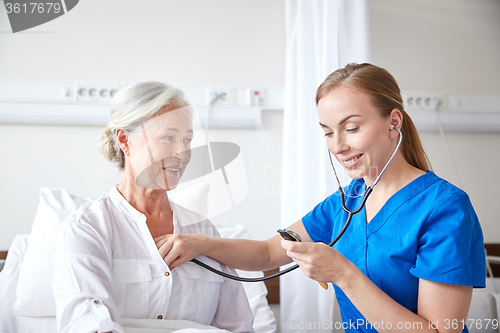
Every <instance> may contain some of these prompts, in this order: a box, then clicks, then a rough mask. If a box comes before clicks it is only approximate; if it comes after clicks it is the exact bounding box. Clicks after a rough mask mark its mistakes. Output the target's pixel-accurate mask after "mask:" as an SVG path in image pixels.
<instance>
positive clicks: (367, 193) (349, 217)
mask: <svg viewBox="0 0 500 333" xmlns="http://www.w3.org/2000/svg"><path fill="white" fill-rule="evenodd" d="M395 130H397V131H398V132H399V141H398V145H397V146H396V149H395V150H394V152H393V153H392V156H391V158H390V159H389V161H387V163H386V165H385V167H384V168H383V169H382V172H381V173H380V174H379V175H378V177H377V179H376V180H375V182H374V183H373V184H372V185H370V186H367V188H366V190H365V193H363V194H362V195H363V200H361V203H360V204H359V206H358V207H357V208H356V209H354V210H351V209H348V208H347V206H346V202H345V192H344V188H343V187H342V185H340V181H339V179H338V177H337V172H336V171H335V168H334V167H333V162H332V160H331V156H330V151H328V156H330V162H331V163H332V168H333V171H334V173H335V177H336V178H337V182H338V184H339V194H340V202H341V205H342V209H343V210H344V212H346V213H347V219H346V222H345V223H344V226H343V227H342V229H341V230H340V231H339V233H338V234H337V236H335V238H334V239H333V240H332V241H331V242H330V244H328V246H329V247H332V246H333V245H335V244H336V243H337V242H338V241H339V239H340V238H341V237H342V235H344V233H345V231H346V230H347V228H348V227H349V225H350V224H351V220H352V217H353V215H354V214H357V213H359V212H360V211H361V210H362V209H363V207H364V206H365V203H366V200H367V199H368V197H369V196H370V194H371V193H372V191H373V187H374V186H375V185H376V184H377V183H378V181H379V180H380V177H382V174H383V173H384V171H385V169H387V167H388V166H389V164H390V163H391V162H392V159H393V158H394V156H395V155H396V152H397V151H398V149H399V146H400V145H401V142H402V141H403V134H402V133H401V131H400V130H399V129H397V128H395ZM191 261H192V262H194V263H195V264H197V265H200V266H201V267H203V268H206V269H208V270H209V271H211V272H213V273H215V274H218V275H220V276H223V277H226V278H228V279H232V280H236V281H241V282H261V281H266V280H270V279H273V278H275V277H278V276H281V275H283V274H286V273H288V272H291V271H293V270H295V269H297V268H299V265H297V264H295V265H293V266H290V267H288V268H286V269H284V270H282V271H279V272H278V273H275V274H273V275H269V276H262V277H258V278H245V277H241V276H236V275H231V274H227V273H224V272H222V271H219V270H217V269H215V268H213V267H211V266H209V265H207V264H205V263H203V262H201V261H199V260H198V259H191Z"/></svg>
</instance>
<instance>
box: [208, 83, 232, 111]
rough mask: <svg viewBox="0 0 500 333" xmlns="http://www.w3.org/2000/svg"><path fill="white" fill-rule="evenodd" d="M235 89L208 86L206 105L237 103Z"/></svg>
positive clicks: (215, 105) (230, 104)
mask: <svg viewBox="0 0 500 333" xmlns="http://www.w3.org/2000/svg"><path fill="white" fill-rule="evenodd" d="M235 103H236V100H235V90H234V88H231V87H223V86H213V87H208V88H207V98H206V105H209V106H213V107H217V106H233V105H235Z"/></svg>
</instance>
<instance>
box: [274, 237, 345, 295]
mask: <svg viewBox="0 0 500 333" xmlns="http://www.w3.org/2000/svg"><path fill="white" fill-rule="evenodd" d="M281 247H283V248H284V249H285V250H286V251H287V252H286V254H287V255H288V256H289V257H290V258H292V260H293V261H294V262H296V263H297V264H298V265H299V266H300V269H301V270H302V272H304V274H305V275H306V276H308V277H309V278H311V279H313V280H316V281H319V282H332V283H334V284H337V285H338V284H340V282H341V281H342V279H343V278H344V277H345V276H346V275H347V274H346V273H347V270H348V269H350V268H352V265H353V264H352V263H351V262H350V261H349V260H347V259H346V258H345V257H344V256H343V255H342V254H340V253H339V252H338V251H337V250H335V249H333V248H331V247H329V246H328V245H326V244H324V243H311V242H303V243H302V242H292V241H287V240H284V239H283V240H281Z"/></svg>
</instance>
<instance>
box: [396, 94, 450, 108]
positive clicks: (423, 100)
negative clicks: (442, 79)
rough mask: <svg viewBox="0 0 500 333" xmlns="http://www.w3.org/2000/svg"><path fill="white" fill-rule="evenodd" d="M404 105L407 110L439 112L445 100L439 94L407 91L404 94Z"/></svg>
mask: <svg viewBox="0 0 500 333" xmlns="http://www.w3.org/2000/svg"><path fill="white" fill-rule="evenodd" d="M402 97H403V105H404V107H405V109H407V110H413V111H418V110H438V109H440V108H442V107H443V105H442V104H443V101H444V100H445V98H444V97H443V96H442V94H441V93H438V92H426V91H406V92H403V93H402Z"/></svg>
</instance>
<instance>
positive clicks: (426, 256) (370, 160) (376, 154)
mask: <svg viewBox="0 0 500 333" xmlns="http://www.w3.org/2000/svg"><path fill="white" fill-rule="evenodd" d="M316 103H317V106H318V115H319V126H321V128H322V129H323V130H324V133H325V138H326V142H327V146H328V150H329V153H330V154H331V155H332V156H333V157H334V158H336V159H337V161H338V162H339V163H340V164H341V165H342V166H343V167H344V168H345V170H346V171H347V173H348V174H349V176H350V177H351V178H353V181H352V182H351V184H350V185H349V186H347V187H346V188H345V192H346V193H347V194H348V196H347V197H346V203H347V207H348V208H351V209H353V208H356V207H357V206H358V204H359V203H360V201H361V200H362V196H358V195H360V194H362V193H363V191H364V190H365V189H366V186H367V185H368V186H369V185H371V184H373V182H374V180H375V179H376V178H377V176H378V175H379V173H380V171H381V170H382V169H383V167H384V166H385V164H386V163H387V161H388V160H389V158H390V157H391V155H392V153H393V152H394V150H395V148H396V146H397V143H398V138H399V133H398V131H396V130H394V129H392V126H394V127H395V128H397V129H399V130H400V131H401V133H402V136H403V140H402V144H401V147H400V149H399V150H398V152H397V153H396V155H395V157H394V159H393V161H392V162H391V163H390V165H389V166H388V168H387V169H386V171H385V173H384V174H383V176H382V177H381V179H380V181H379V183H378V184H377V186H376V187H375V189H374V191H373V192H372V194H371V196H370V197H369V198H368V200H367V201H366V206H365V208H364V209H363V210H362V211H361V212H360V213H359V214H357V215H354V217H353V219H352V222H351V225H350V226H349V228H348V230H347V232H346V233H345V235H344V236H343V237H342V238H341V239H340V240H339V241H338V243H337V244H335V245H334V247H333V248H330V247H329V246H328V245H326V244H325V243H329V242H330V241H331V240H332V239H333V238H334V237H335V236H336V235H337V233H338V232H339V231H340V229H341V228H342V226H343V225H344V222H345V221H346V218H347V214H346V213H345V212H344V211H343V210H342V207H341V204H340V196H339V193H338V192H336V193H334V194H332V195H331V196H329V197H327V198H326V199H325V200H324V201H323V202H321V203H319V204H318V205H317V206H316V207H315V208H314V209H313V210H312V211H311V212H309V213H308V214H307V215H306V216H304V217H303V218H302V219H301V220H300V221H298V222H296V223H295V224H293V225H291V226H290V227H289V229H292V230H294V231H295V232H297V233H298V234H299V235H300V236H301V238H302V240H303V243H298V242H290V241H286V240H282V239H281V237H280V236H279V235H276V236H274V237H273V238H271V239H268V240H266V241H249V240H228V239H217V238H212V237H207V236H204V235H182V236H176V237H171V236H169V235H166V236H162V237H159V238H157V239H156V244H157V247H158V248H159V250H160V254H161V255H162V256H163V257H164V260H165V262H166V263H167V264H168V265H169V266H170V267H175V266H177V265H180V264H181V263H184V262H186V261H188V260H190V259H191V258H193V257H194V256H196V255H198V254H204V255H206V256H209V257H211V258H214V259H216V260H218V261H220V262H222V263H224V264H226V265H228V266H231V267H235V268H239V269H243V270H269V269H272V268H276V267H279V266H281V265H285V264H288V263H290V262H291V261H292V260H293V261H294V262H296V263H297V264H299V265H300V268H301V269H302V271H303V272H304V274H306V275H307V276H308V277H310V278H311V279H314V280H316V281H325V282H329V283H332V284H333V286H334V288H335V292H336V295H337V299H338V302H339V305H340V309H341V314H342V320H343V322H344V326H343V327H344V328H345V331H346V332H349V331H359V332H375V331H379V332H385V331H391V330H392V331H393V330H397V331H401V332H403V331H404V332H406V331H408V332H410V331H411V332H414V331H427V332H436V331H439V332H462V331H464V332H467V331H468V330H467V327H466V323H467V322H466V319H467V314H468V311H469V306H470V301H471V297H472V288H473V287H484V286H485V272H486V268H485V253H484V247H483V235H482V231H481V227H480V224H479V221H478V219H477V216H476V214H475V212H474V209H473V207H472V205H471V202H470V200H469V198H468V196H467V194H466V193H465V192H464V191H462V190H460V189H459V188H457V187H455V186H453V185H452V184H450V183H448V182H447V181H445V180H443V179H441V178H439V177H438V176H436V175H435V174H434V173H433V172H432V171H430V169H431V166H430V163H429V161H428V159H427V156H426V155H425V152H424V150H423V148H422V145H421V143H420V139H419V137H418V133H417V131H416V129H415V126H414V125H413V122H412V120H411V119H410V117H409V116H408V114H407V113H406V112H405V111H404V107H403V101H402V98H401V93H400V90H399V87H398V85H397V83H396V81H395V79H394V78H393V77H392V75H391V74H389V72H387V71H386V70H384V69H382V68H379V67H376V66H374V65H371V64H366V63H365V64H360V65H357V64H349V65H347V66H346V67H345V68H341V69H339V70H337V71H335V72H333V73H332V74H331V75H330V76H328V77H327V79H326V80H325V81H324V82H323V83H322V84H321V86H320V87H319V88H318V91H317V95H316Z"/></svg>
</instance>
